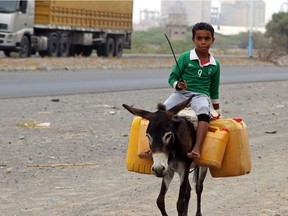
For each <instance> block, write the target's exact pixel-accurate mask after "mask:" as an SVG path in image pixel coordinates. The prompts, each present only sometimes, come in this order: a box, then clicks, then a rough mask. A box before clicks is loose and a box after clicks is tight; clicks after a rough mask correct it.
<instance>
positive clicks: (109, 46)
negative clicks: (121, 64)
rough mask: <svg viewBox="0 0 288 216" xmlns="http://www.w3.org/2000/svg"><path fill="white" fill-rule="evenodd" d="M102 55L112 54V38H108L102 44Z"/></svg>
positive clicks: (109, 55)
mask: <svg viewBox="0 0 288 216" xmlns="http://www.w3.org/2000/svg"><path fill="white" fill-rule="evenodd" d="M104 46H105V49H104V56H107V57H112V56H113V54H114V40H113V38H108V39H107V43H106V44H104Z"/></svg>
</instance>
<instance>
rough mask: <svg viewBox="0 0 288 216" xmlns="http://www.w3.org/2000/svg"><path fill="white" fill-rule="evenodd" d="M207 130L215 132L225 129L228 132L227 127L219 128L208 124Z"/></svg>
mask: <svg viewBox="0 0 288 216" xmlns="http://www.w3.org/2000/svg"><path fill="white" fill-rule="evenodd" d="M208 131H209V132H212V133H216V132H217V131H226V132H228V129H227V128H221V129H220V128H219V127H216V126H212V125H210V126H209V128H208Z"/></svg>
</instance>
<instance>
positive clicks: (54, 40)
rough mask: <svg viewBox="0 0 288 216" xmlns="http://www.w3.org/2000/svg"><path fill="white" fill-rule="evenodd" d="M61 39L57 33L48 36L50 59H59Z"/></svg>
mask: <svg viewBox="0 0 288 216" xmlns="http://www.w3.org/2000/svg"><path fill="white" fill-rule="evenodd" d="M58 40H59V38H58V35H57V33H50V34H49V35H48V49H47V54H48V56H50V57H57V56H58V53H59V42H58Z"/></svg>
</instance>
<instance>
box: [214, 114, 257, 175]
mask: <svg viewBox="0 0 288 216" xmlns="http://www.w3.org/2000/svg"><path fill="white" fill-rule="evenodd" d="M210 125H212V126H216V127H219V128H227V129H228V133H229V139H228V143H227V146H226V151H225V154H224V157H223V161H222V164H221V167H220V168H218V169H217V168H209V170H210V173H211V176H212V177H214V178H216V177H231V176H240V175H245V174H248V173H250V172H251V156H250V146H249V141H248V129H247V126H246V124H245V123H244V121H243V120H242V118H231V119H217V120H214V121H211V122H210Z"/></svg>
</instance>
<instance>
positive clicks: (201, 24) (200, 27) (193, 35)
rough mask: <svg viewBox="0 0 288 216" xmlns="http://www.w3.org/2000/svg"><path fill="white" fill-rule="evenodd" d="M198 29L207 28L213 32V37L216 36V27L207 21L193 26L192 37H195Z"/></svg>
mask: <svg viewBox="0 0 288 216" xmlns="http://www.w3.org/2000/svg"><path fill="white" fill-rule="evenodd" d="M197 30H207V31H210V32H211V35H212V38H214V28H213V27H212V26H211V25H210V24H209V23H206V22H199V23H196V24H195V25H194V26H193V28H192V38H193V39H194V37H195V34H196V31H197Z"/></svg>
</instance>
